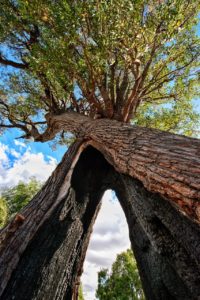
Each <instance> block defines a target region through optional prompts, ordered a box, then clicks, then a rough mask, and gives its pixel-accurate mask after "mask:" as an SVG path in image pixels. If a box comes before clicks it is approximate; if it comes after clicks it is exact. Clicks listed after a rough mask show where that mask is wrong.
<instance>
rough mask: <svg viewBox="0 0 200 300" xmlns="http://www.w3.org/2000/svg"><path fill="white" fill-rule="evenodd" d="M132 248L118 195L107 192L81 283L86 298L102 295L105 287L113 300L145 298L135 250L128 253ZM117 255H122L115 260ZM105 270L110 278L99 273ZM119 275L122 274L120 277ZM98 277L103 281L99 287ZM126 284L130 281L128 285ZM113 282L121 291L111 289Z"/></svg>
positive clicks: (95, 227)
mask: <svg viewBox="0 0 200 300" xmlns="http://www.w3.org/2000/svg"><path fill="white" fill-rule="evenodd" d="M130 248H131V246H130V239H129V233H128V224H127V221H126V218H125V215H124V212H123V210H122V207H121V205H120V203H119V201H118V199H117V197H116V194H115V192H114V191H113V190H107V191H106V192H105V193H104V195H103V197H102V200H101V208H100V211H99V213H98V216H97V219H96V221H95V224H94V227H93V232H92V235H91V238H90V242H89V246H88V250H87V253H86V258H85V261H84V267H83V274H82V276H81V283H82V287H83V292H84V296H85V299H87V300H93V299H94V298H95V292H96V291H97V289H98V291H99V293H100V294H101V289H102V288H103V289H104V293H105V294H106V293H107V296H108V295H110V297H111V298H112V297H113V299H114V297H115V295H117V296H118V298H119V299H120V297H121V296H126V298H127V299H129V298H130V297H131V296H132V299H144V298H142V293H143V291H142V287H141V281H140V277H139V274H138V270H137V266H136V264H135V258H134V255H133V253H132V251H131V252H130V251H127V249H130ZM122 252H123V254H122ZM118 254H120V255H121V256H120V258H118V260H117V261H116V259H117V255H118ZM131 254H132V255H131ZM128 259H130V264H129V265H128V264H127V260H128ZM113 263H115V270H114V271H112V264H113ZM116 268H117V269H116ZM105 269H107V271H106V272H107V273H106V274H107V275H109V278H110V279H109V278H108V277H106V276H105V277H104V276H102V273H99V272H100V271H102V270H104V271H105ZM120 272H121V274H117V273H120ZM98 273H99V275H98ZM98 276H99V280H100V281H101V283H100V285H99V288H98ZM104 280H105V282H104V284H103V281H104ZM124 281H126V282H127V285H125V286H124ZM109 282H110V283H109ZM111 282H112V285H117V284H118V286H119V288H111V285H110V284H111ZM111 292H112V296H111ZM100 294H99V296H100ZM100 299H101V298H100ZM130 299H131V298H130Z"/></svg>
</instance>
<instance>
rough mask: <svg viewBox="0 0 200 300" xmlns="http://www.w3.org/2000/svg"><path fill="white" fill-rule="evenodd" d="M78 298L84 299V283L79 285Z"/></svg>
mask: <svg viewBox="0 0 200 300" xmlns="http://www.w3.org/2000/svg"><path fill="white" fill-rule="evenodd" d="M78 300H84V296H83V286H82V284H80V286H79V293H78Z"/></svg>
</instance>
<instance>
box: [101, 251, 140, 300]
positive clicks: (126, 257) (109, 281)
mask: <svg viewBox="0 0 200 300" xmlns="http://www.w3.org/2000/svg"><path fill="white" fill-rule="evenodd" d="M96 297H97V298H98V299H100V300H109V299H111V300H112V299H120V300H143V299H145V298H144V294H143V290H142V286H141V281H140V277H139V273H138V269H137V265H136V261H135V259H134V257H133V253H132V251H131V250H130V249H128V250H127V251H126V252H122V253H120V254H118V255H117V258H116V260H115V262H114V263H113V265H112V271H111V273H110V274H109V271H108V269H103V270H101V271H99V272H98V288H97V290H96Z"/></svg>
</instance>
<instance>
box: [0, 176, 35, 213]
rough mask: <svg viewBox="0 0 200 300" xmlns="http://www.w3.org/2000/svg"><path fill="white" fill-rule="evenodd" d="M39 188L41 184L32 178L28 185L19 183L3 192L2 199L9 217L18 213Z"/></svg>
mask: <svg viewBox="0 0 200 300" xmlns="http://www.w3.org/2000/svg"><path fill="white" fill-rule="evenodd" d="M40 188H41V183H40V182H38V181H37V180H36V179H35V178H32V179H31V180H30V181H29V182H28V183H24V182H19V183H18V185H16V186H15V187H12V188H8V189H6V190H4V191H3V193H2V197H3V199H4V201H6V203H7V205H8V209H9V216H12V215H13V214H15V213H17V212H19V211H20V210H21V209H22V208H23V207H24V206H25V205H26V204H28V202H29V201H30V200H31V199H32V198H33V197H34V196H35V194H36V193H37V192H38V191H39V189H40Z"/></svg>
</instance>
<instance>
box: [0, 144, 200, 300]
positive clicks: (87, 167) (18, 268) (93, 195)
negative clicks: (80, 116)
mask: <svg viewBox="0 0 200 300" xmlns="http://www.w3.org/2000/svg"><path fill="white" fill-rule="evenodd" d="M79 155H80V156H79ZM76 161H77V163H76ZM107 189H113V190H114V191H115V192H116V195H117V197H118V199H119V201H120V203H121V206H122V208H123V210H124V213H125V215H126V218H127V222H128V226H129V235H130V240H131V244H132V249H133V252H134V255H135V258H136V260H137V264H138V269H139V272H140V276H141V280H142V284H143V288H144V292H145V295H146V298H147V299H150V300H154V299H155V300H164V299H168V300H169V299H170V300H171V299H182V300H184V299H185V300H188V299H198V297H199V296H200V227H199V225H198V224H196V223H195V222H193V221H191V220H190V219H189V218H188V217H186V216H185V215H183V214H182V213H181V212H179V211H178V210H177V209H176V208H175V207H173V206H172V204H170V202H168V201H167V200H164V199H163V198H161V197H160V196H159V195H157V194H153V193H150V192H148V191H147V190H146V189H145V188H144V187H143V185H142V184H141V183H140V182H139V181H138V180H135V179H133V178H131V177H129V176H127V175H122V174H119V173H118V172H117V171H115V169H114V168H113V167H112V166H111V165H110V164H109V163H108V162H107V160H105V158H104V156H103V155H102V154H101V153H100V152H99V151H97V150H96V149H95V148H93V147H91V146H87V147H85V146H83V144H81V143H80V142H79V143H75V144H74V145H73V146H72V147H71V148H70V150H69V151H68V153H67V154H66V155H65V156H64V158H63V160H62V162H61V163H60V164H59V166H58V167H57V169H56V170H55V171H54V173H53V174H52V176H51V177H50V178H49V180H48V181H47V183H46V184H45V186H44V187H43V189H42V190H41V191H40V192H39V193H38V194H37V195H36V196H35V198H34V199H33V200H32V201H31V202H30V204H29V205H28V206H27V207H26V208H25V209H24V210H23V211H22V214H23V216H24V217H25V220H24V222H23V223H22V224H20V226H19V227H18V228H17V229H16V230H12V231H11V229H12V224H10V225H8V226H7V227H6V228H5V229H4V230H3V231H2V232H1V239H2V243H1V249H0V251H1V271H0V276H1V299H4V300H7V299H17V300H26V299H27V300H28V299H29V300H30V299H37V300H38V299H49V300H53V299H69V300H70V299H77V291H78V286H79V280H80V276H81V274H82V266H83V262H84V259H85V254H86V251H87V246H88V243H89V239H90V235H91V232H92V227H93V224H94V222H95V219H96V216H97V214H98V212H99V209H100V205H101V198H102V195H103V193H104V192H105V190H107ZM10 231H11V234H10Z"/></svg>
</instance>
